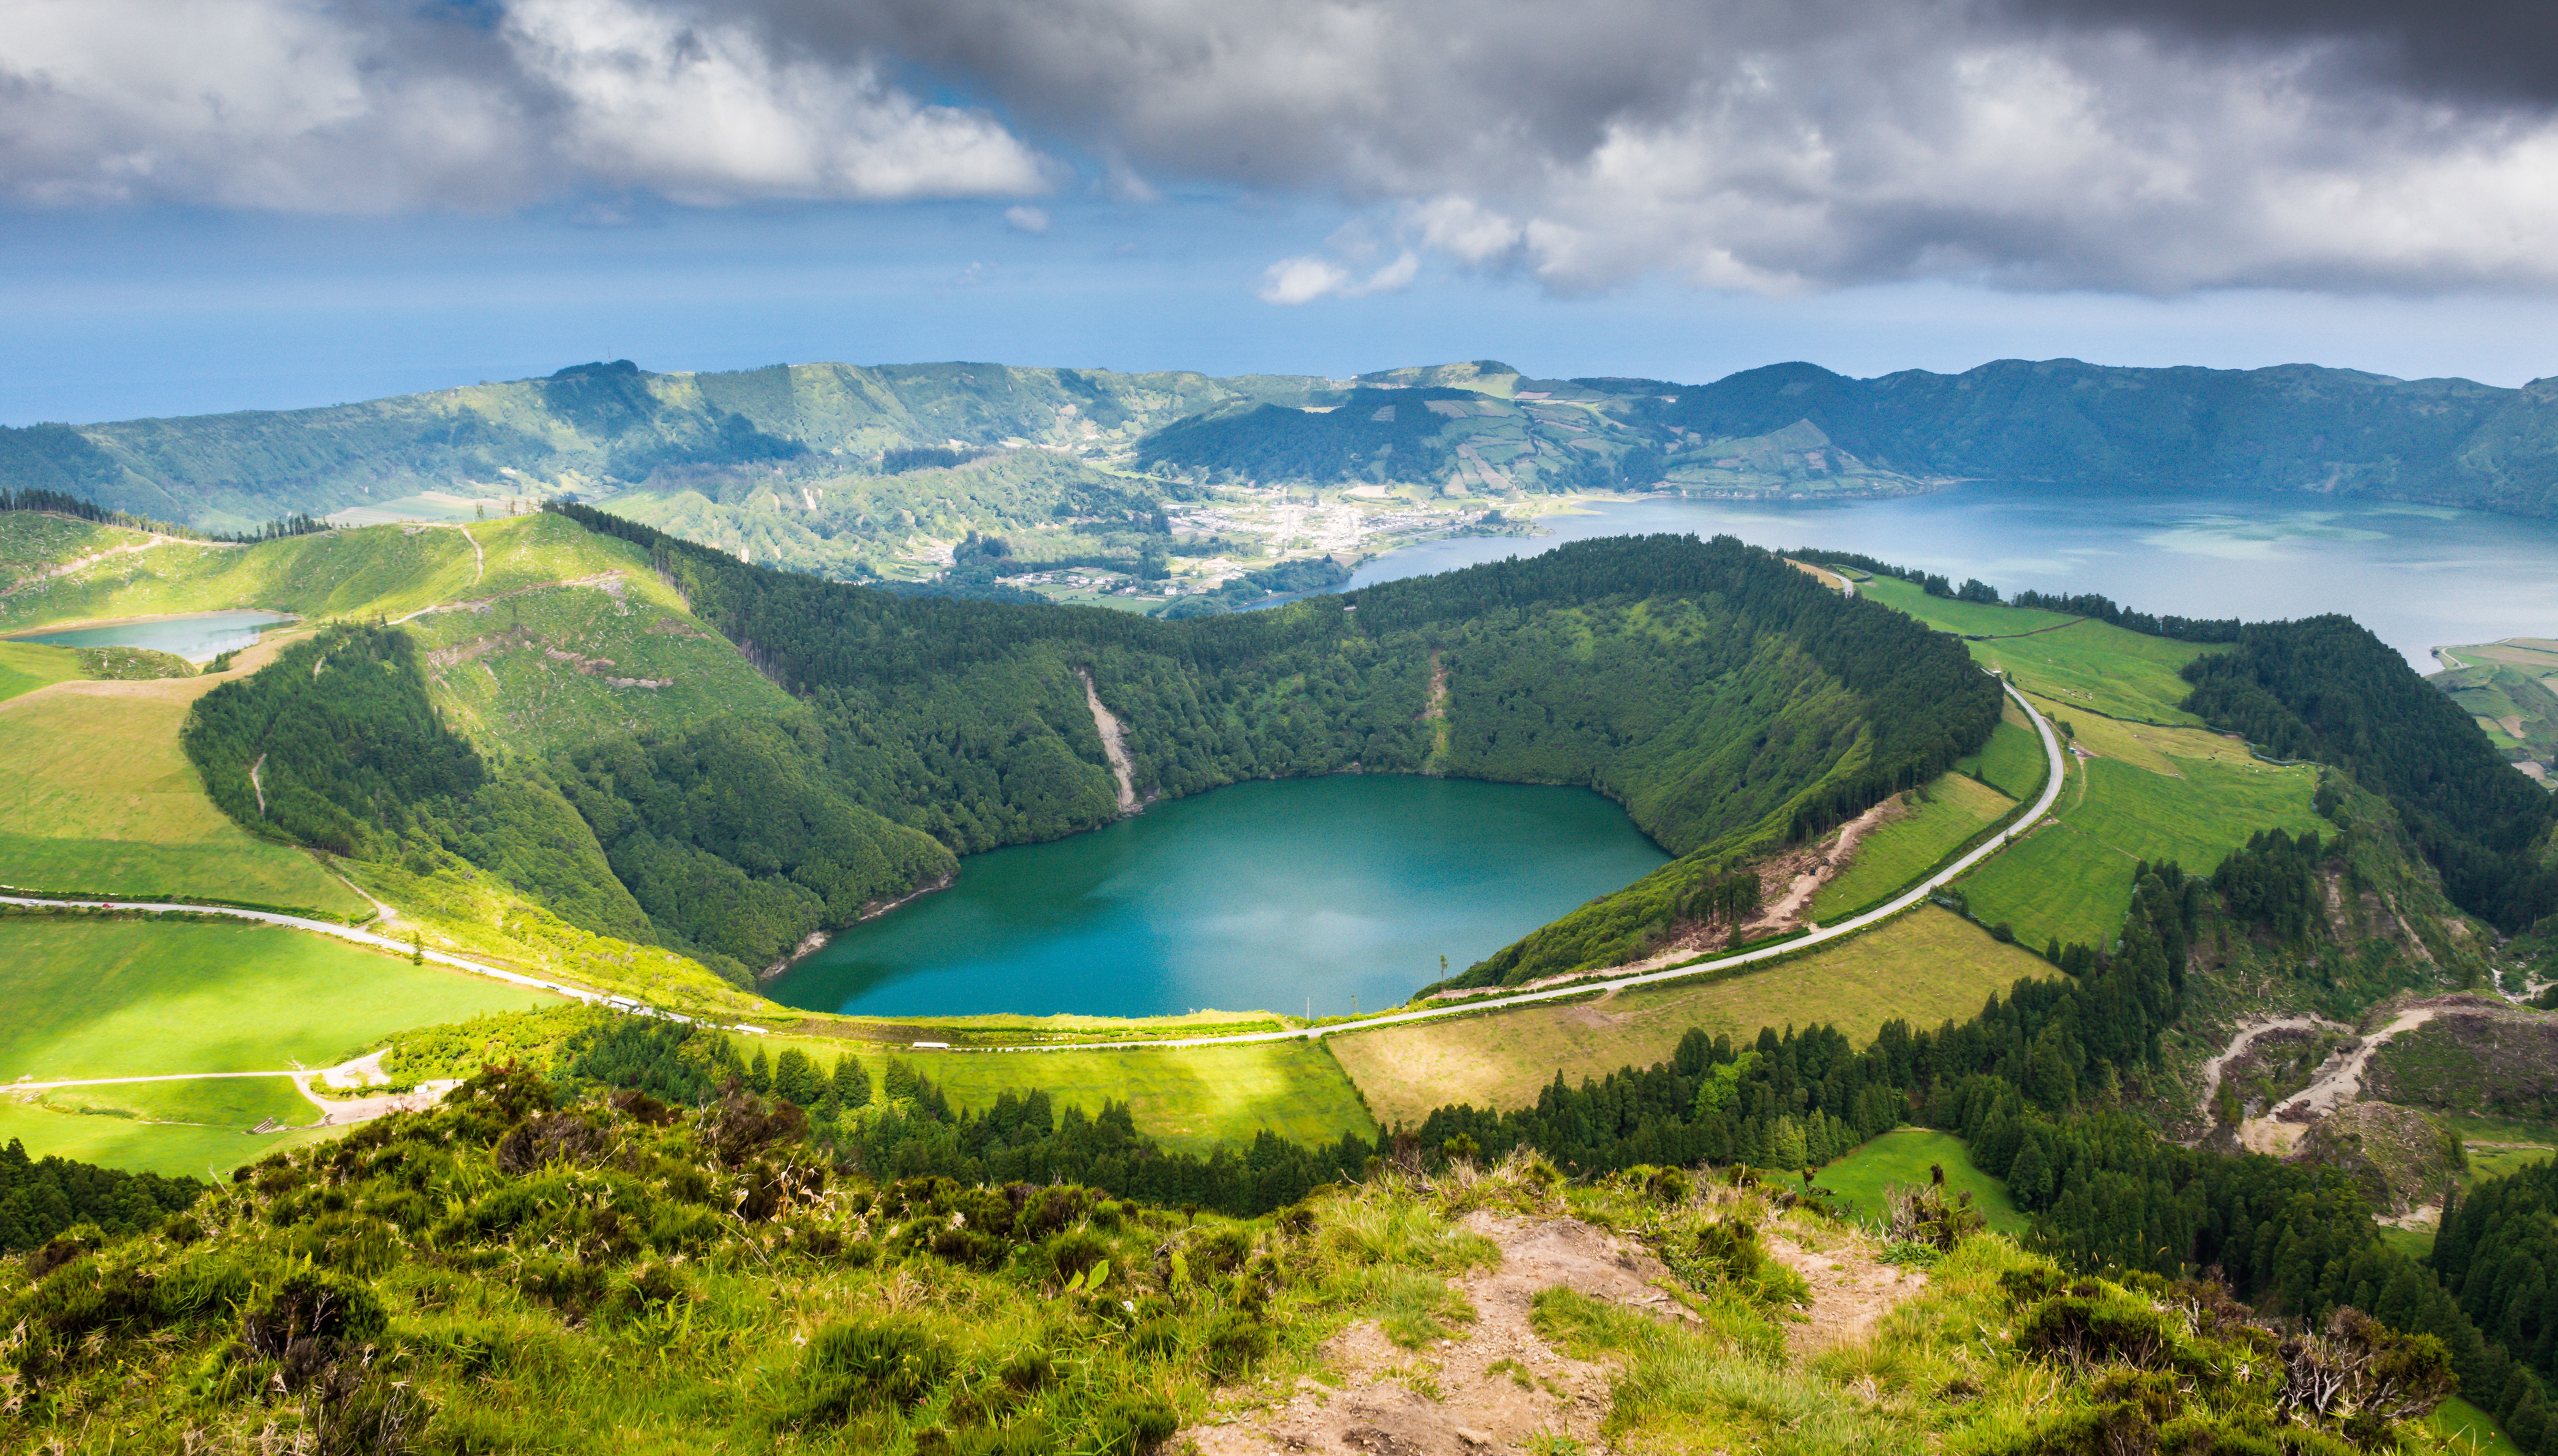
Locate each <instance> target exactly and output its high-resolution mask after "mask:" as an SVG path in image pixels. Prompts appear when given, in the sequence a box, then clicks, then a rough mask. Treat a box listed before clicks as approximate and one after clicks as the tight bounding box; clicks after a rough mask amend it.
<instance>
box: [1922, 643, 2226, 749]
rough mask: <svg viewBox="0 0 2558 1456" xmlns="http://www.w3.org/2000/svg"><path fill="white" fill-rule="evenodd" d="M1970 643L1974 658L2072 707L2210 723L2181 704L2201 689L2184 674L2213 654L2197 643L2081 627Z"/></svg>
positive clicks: (2165, 720)
mask: <svg viewBox="0 0 2558 1456" xmlns="http://www.w3.org/2000/svg"><path fill="white" fill-rule="evenodd" d="M1966 646H1968V647H1969V648H1970V649H1971V650H1972V657H1973V659H1974V660H1976V661H1979V662H1981V663H1983V664H1984V665H1987V666H1991V667H1996V668H1999V669H2001V670H2003V671H2006V672H2008V673H2009V674H2011V675H2013V676H2014V677H2015V678H2016V681H2017V685H2018V686H2020V687H2023V688H2026V689H2028V690H2029V691H2033V692H2039V693H2041V694H2043V695H2044V696H2046V697H2050V698H2054V699H2056V700H2058V701H2060V702H2061V703H2062V704H2063V705H2065V706H2068V707H2075V708H2084V709H2087V710H2090V711H2093V712H2098V713H2103V714H2105V715H2106V716H2107V717H2112V718H2139V719H2145V720H2147V721H2150V722H2154V723H2181V724H2199V723H2201V722H2202V721H2203V720H2202V719H2200V718H2198V717H2196V716H2194V715H2193V714H2192V713H2189V712H2187V711H2185V709H2183V708H2182V707H2179V706H2178V704H2180V703H2182V702H2184V701H2185V698H2186V694H2188V693H2190V692H2192V691H2193V690H2194V689H2193V687H2192V685H2190V684H2189V683H2187V682H2186V680H2185V679H2184V678H2182V677H2179V676H2178V675H2177V669H2178V668H2180V667H2183V666H2184V665H2185V664H2186V663H2188V662H2191V661H2193V660H2194V659H2195V658H2196V657H2199V656H2201V655H2203V654H2204V653H2205V652H2208V651H2210V650H2209V649H2207V648H2204V647H2202V646H2200V645H2198V644H2195V643H2185V642H2171V641H2169V640H2168V639H2166V638H2161V637H2144V636H2142V635H2141V634H2139V633H2137V632H2126V631H2124V630H2123V629H2122V628H2119V627H2108V626H2107V625H2105V624H2104V623H2102V622H2080V623H2079V624H2078V625H2076V626H2074V627H2067V628H2063V629H2061V631H2059V632H2046V633H2041V634H2038V635H2036V636H2034V637H2021V638H2010V639H2007V640H2004V641H1999V642H1976V643H1969V644H1966Z"/></svg>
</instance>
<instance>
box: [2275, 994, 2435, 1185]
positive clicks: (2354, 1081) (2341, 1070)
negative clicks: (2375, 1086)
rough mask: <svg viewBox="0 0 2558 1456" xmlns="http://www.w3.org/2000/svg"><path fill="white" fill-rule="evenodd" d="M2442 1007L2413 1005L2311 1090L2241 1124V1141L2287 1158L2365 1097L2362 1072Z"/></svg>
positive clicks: (2334, 1064)
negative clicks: (2318, 1126) (2315, 1129)
mask: <svg viewBox="0 0 2558 1456" xmlns="http://www.w3.org/2000/svg"><path fill="white" fill-rule="evenodd" d="M2446 1009H2447V1008H2445V1007H2443V1006H2440V1005H2417V1006H2410V1007H2408V1008H2406V1009H2405V1010H2403V1011H2401V1012H2399V1013H2398V1015H2397V1016H2396V1017H2394V1018H2392V1019H2391V1021H2390V1022H2389V1024H2388V1025H2387V1026H2384V1027H2382V1028H2380V1029H2379V1030H2378V1031H2375V1032H2373V1033H2372V1034H2371V1035H2369V1036H2367V1037H2364V1038H2363V1039H2362V1040H2360V1041H2358V1042H2355V1043H2354V1044H2353V1045H2351V1046H2349V1047H2346V1048H2345V1049H2344V1050H2343V1051H2340V1052H2338V1053H2337V1054H2336V1055H2335V1056H2333V1057H2330V1058H2329V1059H2328V1060H2327V1061H2326V1063H2325V1064H2324V1065H2322V1066H2321V1067H2320V1068H2319V1070H2318V1074H2317V1076H2316V1078H2315V1079H2314V1080H2313V1081H2312V1082H2311V1083H2310V1085H2309V1086H2308V1087H2305V1088H2303V1089H2301V1090H2300V1091H2299V1092H2294V1093H2292V1094H2291V1095H2290V1096H2288V1097H2285V1098H2283V1100H2282V1101H2280V1102H2278V1103H2276V1104H2275V1105H2274V1107H2273V1109H2272V1110H2271V1111H2269V1112H2267V1113H2266V1114H2265V1115H2264V1116H2262V1117H2250V1118H2248V1119H2247V1120H2246V1121H2245V1122H2243V1123H2241V1124H2239V1127H2238V1142H2239V1145H2240V1146H2242V1147H2244V1148H2246V1149H2247V1150H2248V1151H2249V1152H2251V1153H2270V1154H2272V1155H2274V1156H2276V1157H2283V1156H2286V1155H2288V1154H2289V1153H2290V1152H2291V1151H2292V1150H2293V1149H2294V1148H2296V1147H2299V1146H2300V1143H2301V1139H2302V1138H2303V1137H2305V1136H2307V1135H2308V1133H2309V1129H2310V1124H2312V1123H2314V1122H2318V1121H2321V1120H2323V1119H2325V1118H2326V1117H2327V1115H2328V1114H2329V1113H2331V1112H2334V1111H2335V1110H2336V1109H2337V1108H2339V1107H2342V1106H2344V1105H2345V1103H2347V1102H2350V1101H2355V1100H2358V1099H2359V1098H2360V1097H2361V1095H2362V1074H2363V1072H2364V1071H2365V1070H2366V1069H2368V1068H2369V1067H2370V1066H2371V1059H2372V1057H2373V1056H2375V1055H2376V1054H2378V1052H2379V1051H2380V1049H2381V1048H2382V1047H2385V1046H2387V1045H2389V1042H2390V1040H2391V1039H2392V1038H2394V1037H2396V1036H2397V1035H2398V1034H2399V1033H2400V1032H2402V1031H2413V1030H2414V1029H2416V1028H2417V1027H2420V1026H2423V1025H2424V1024H2425V1023H2426V1022H2429V1021H2431V1020H2433V1019H2434V1018H2435V1017H2437V1016H2440V1015H2442V1014H2443V1012H2444V1011H2445V1010H2446Z"/></svg>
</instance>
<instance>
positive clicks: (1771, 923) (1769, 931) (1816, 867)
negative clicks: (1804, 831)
mask: <svg viewBox="0 0 2558 1456" xmlns="http://www.w3.org/2000/svg"><path fill="white" fill-rule="evenodd" d="M1907 812H1908V810H1907V809H1905V808H1903V807H1902V804H1901V797H1900V796H1899V795H1897V794H1896V795H1894V796H1893V797H1892V798H1890V799H1887V800H1885V801H1883V802H1881V803H1878V804H1876V805H1875V806H1874V807H1872V808H1870V809H1867V810H1866V811H1865V812H1863V813H1861V814H1858V815H1857V816H1856V817H1855V818H1852V819H1850V820H1848V821H1847V822H1846V823H1845V824H1843V825H1841V826H1840V827H1839V831H1838V839H1837V840H1836V842H1834V843H1832V844H1831V845H1830V847H1829V848H1828V849H1827V850H1826V851H1824V850H1821V849H1819V848H1818V847H1817V846H1816V847H1815V848H1814V849H1813V850H1812V853H1814V854H1817V855H1819V856H1820V857H1819V858H1818V859H1814V860H1812V861H1811V862H1810V863H1809V864H1808V865H1807V866H1806V867H1805V868H1804V869H1803V870H1802V871H1801V872H1800V873H1799V874H1796V875H1795V876H1794V878H1793V879H1792V880H1791V881H1790V882H1789V883H1788V884H1787V885H1786V886H1785V893H1784V894H1782V895H1779V896H1777V897H1776V900H1774V901H1773V902H1771V903H1769V904H1767V905H1764V906H1762V907H1760V910H1759V914H1758V915H1757V916H1756V917H1754V918H1753V919H1752V920H1751V922H1750V923H1749V924H1748V925H1747V926H1744V927H1743V928H1742V932H1741V935H1740V937H1739V939H1741V940H1757V939H1758V938H1759V937H1761V936H1773V935H1776V934H1778V933H1780V932H1783V931H1789V930H1792V929H1793V928H1794V926H1795V924H1796V923H1797V922H1796V918H1797V917H1798V916H1800V915H1801V914H1802V912H1803V911H1805V910H1807V909H1809V908H1810V906H1811V903H1812V899H1813V897H1815V896H1817V895H1819V894H1820V893H1821V887H1822V886H1823V885H1826V884H1828V883H1829V882H1830V881H1832V880H1834V879H1837V878H1838V875H1839V871H1841V870H1844V869H1846V868H1847V867H1848V865H1849V864H1851V863H1852V862H1854V861H1855V859H1856V846H1857V842H1858V841H1859V840H1861V839H1863V838H1864V837H1865V836H1866V835H1868V834H1871V833H1873V832H1874V831H1875V830H1877V829H1879V828H1881V827H1883V826H1884V825H1885V824H1887V823H1890V822H1891V821H1892V820H1894V819H1897V818H1900V817H1901V816H1902V815H1903V814H1905V813H1907Z"/></svg>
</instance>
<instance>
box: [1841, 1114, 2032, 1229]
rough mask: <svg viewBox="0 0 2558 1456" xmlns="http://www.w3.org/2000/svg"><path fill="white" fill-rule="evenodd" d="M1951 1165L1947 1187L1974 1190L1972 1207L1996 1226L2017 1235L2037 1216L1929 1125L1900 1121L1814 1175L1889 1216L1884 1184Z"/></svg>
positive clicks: (1847, 1199) (1862, 1214)
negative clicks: (1901, 1125)
mask: <svg viewBox="0 0 2558 1456" xmlns="http://www.w3.org/2000/svg"><path fill="white" fill-rule="evenodd" d="M1931 1166H1932V1167H1940V1168H1943V1169H1944V1170H1945V1187H1946V1188H1947V1189H1948V1190H1950V1191H1951V1192H1954V1193H1958V1194H1959V1193H1968V1194H1970V1195H1971V1196H1972V1207H1974V1208H1976V1209H1979V1210H1980V1211H1981V1212H1982V1213H1984V1214H1987V1215H1988V1216H1989V1221H1990V1228H1991V1229H1993V1230H1995V1231H1997V1232H1998V1233H2001V1234H2005V1235H2008V1236H2009V1237H2011V1238H2013V1237H2015V1236H2017V1235H2021V1234H2023V1233H2024V1232H2025V1231H2026V1227H2027V1225H2028V1224H2029V1223H2031V1222H2032V1221H2031V1219H2030V1218H2029V1217H2028V1215H2027V1214H2026V1213H2025V1211H2024V1210H2022V1209H2020V1208H2018V1207H2017V1206H2016V1205H2015V1203H2013V1202H2012V1201H2010V1200H2009V1198H2008V1196H2007V1185H2006V1184H2004V1183H2001V1182H2000V1181H1998V1180H1997V1179H1995V1178H1992V1177H1991V1176H1990V1175H1989V1174H1987V1173H1984V1172H1982V1171H1981V1170H1980V1169H1978V1168H1975V1167H1973V1166H1972V1154H1971V1150H1970V1149H1969V1148H1967V1147H1965V1146H1964V1145H1963V1140H1962V1139H1961V1138H1959V1137H1956V1136H1954V1135H1953V1134H1952V1133H1950V1132H1930V1131H1928V1130H1927V1129H1926V1128H1923V1127H1896V1128H1894V1129H1892V1130H1891V1131H1890V1132H1887V1133H1885V1134H1883V1135H1882V1136H1881V1137H1878V1138H1876V1139H1874V1140H1873V1141H1872V1142H1869V1143H1867V1144H1865V1145H1864V1146H1863V1147H1860V1148H1858V1149H1857V1150H1856V1151H1854V1152H1852V1153H1849V1154H1848V1155H1847V1156H1846V1157H1844V1158H1840V1159H1839V1160H1837V1161H1836V1162H1833V1163H1830V1164H1828V1165H1826V1166H1825V1167H1823V1168H1821V1169H1820V1170H1819V1171H1818V1172H1817V1173H1815V1174H1814V1175H1813V1177H1814V1178H1815V1179H1816V1180H1817V1181H1818V1183H1819V1184H1820V1186H1821V1187H1823V1188H1827V1189H1830V1190H1832V1191H1833V1192H1835V1193H1837V1194H1838V1201H1837V1206H1838V1207H1839V1208H1841V1209H1843V1210H1846V1211H1848V1212H1850V1213H1853V1214H1855V1215H1856V1216H1857V1217H1858V1218H1861V1219H1878V1218H1881V1217H1882V1216H1883V1190H1884V1186H1885V1185H1887V1184H1892V1183H1925V1182H1927V1181H1928V1179H1929V1178H1930V1176H1931V1175H1930V1173H1929V1172H1928V1169H1929V1168H1930V1167H1931Z"/></svg>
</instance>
